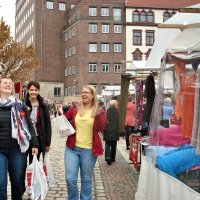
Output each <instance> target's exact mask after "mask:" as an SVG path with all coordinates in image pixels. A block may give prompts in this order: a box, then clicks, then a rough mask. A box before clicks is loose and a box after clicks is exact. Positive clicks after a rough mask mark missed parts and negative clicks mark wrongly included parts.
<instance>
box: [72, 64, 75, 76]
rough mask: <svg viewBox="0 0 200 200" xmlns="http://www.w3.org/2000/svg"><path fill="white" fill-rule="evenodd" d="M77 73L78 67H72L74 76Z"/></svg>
mask: <svg viewBox="0 0 200 200" xmlns="http://www.w3.org/2000/svg"><path fill="white" fill-rule="evenodd" d="M75 73H76V67H75V66H72V74H75Z"/></svg>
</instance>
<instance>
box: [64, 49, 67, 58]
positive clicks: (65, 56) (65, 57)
mask: <svg viewBox="0 0 200 200" xmlns="http://www.w3.org/2000/svg"><path fill="white" fill-rule="evenodd" d="M65 58H68V49H66V50H65Z"/></svg>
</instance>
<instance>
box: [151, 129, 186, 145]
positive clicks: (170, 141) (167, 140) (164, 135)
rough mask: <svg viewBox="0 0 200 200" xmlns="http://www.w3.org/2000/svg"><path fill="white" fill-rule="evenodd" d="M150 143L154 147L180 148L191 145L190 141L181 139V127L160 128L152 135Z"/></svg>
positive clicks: (152, 132)
mask: <svg viewBox="0 0 200 200" xmlns="http://www.w3.org/2000/svg"><path fill="white" fill-rule="evenodd" d="M150 141H151V143H152V144H153V145H161V146H180V145H182V144H187V143H190V140H189V139H184V138H182V137H181V127H180V126H172V127H170V128H160V129H157V130H153V131H151V133H150Z"/></svg>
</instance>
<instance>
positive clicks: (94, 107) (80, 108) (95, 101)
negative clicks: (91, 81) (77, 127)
mask: <svg viewBox="0 0 200 200" xmlns="http://www.w3.org/2000/svg"><path fill="white" fill-rule="evenodd" d="M83 88H87V89H89V90H90V92H91V93H92V95H93V99H92V113H91V117H94V116H95V114H96V112H97V110H98V99H97V92H96V89H95V87H94V86H92V85H85V86H84V87H83ZM78 112H79V114H80V116H83V115H84V114H85V107H84V104H83V102H82V100H81V102H80V104H79V106H78Z"/></svg>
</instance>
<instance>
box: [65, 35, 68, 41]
mask: <svg viewBox="0 0 200 200" xmlns="http://www.w3.org/2000/svg"><path fill="white" fill-rule="evenodd" d="M67 40H68V33H65V41H67Z"/></svg>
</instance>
